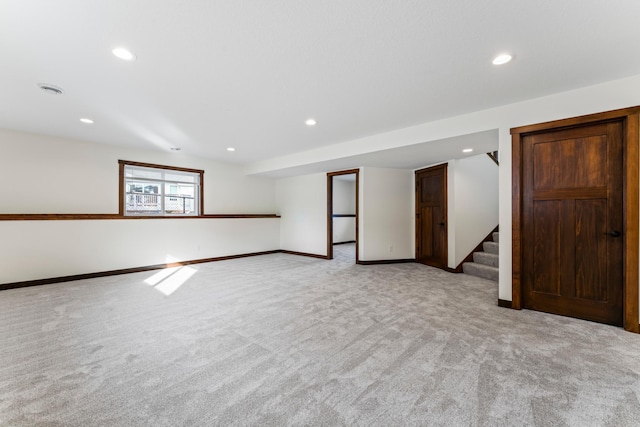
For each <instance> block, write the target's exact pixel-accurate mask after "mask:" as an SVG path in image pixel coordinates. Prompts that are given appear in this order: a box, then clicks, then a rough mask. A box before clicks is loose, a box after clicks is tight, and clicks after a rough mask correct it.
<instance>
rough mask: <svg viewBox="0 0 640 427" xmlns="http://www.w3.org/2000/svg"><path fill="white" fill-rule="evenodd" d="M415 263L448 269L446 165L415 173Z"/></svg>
mask: <svg viewBox="0 0 640 427" xmlns="http://www.w3.org/2000/svg"><path fill="white" fill-rule="evenodd" d="M416 261H417V262H420V263H422V264H427V265H431V266H433V267H438V268H445V267H446V266H447V165H446V164H445V165H440V166H434V167H432V168H428V169H422V170H419V171H416Z"/></svg>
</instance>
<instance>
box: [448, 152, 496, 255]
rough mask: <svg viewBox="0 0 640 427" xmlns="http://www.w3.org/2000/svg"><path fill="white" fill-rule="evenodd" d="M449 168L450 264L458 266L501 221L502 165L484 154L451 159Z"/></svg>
mask: <svg viewBox="0 0 640 427" xmlns="http://www.w3.org/2000/svg"><path fill="white" fill-rule="evenodd" d="M448 172H449V182H448V200H449V205H448V207H449V211H448V216H449V228H448V235H449V267H451V268H455V267H457V266H458V265H459V264H460V263H461V262H462V260H464V258H465V257H466V256H467V255H469V254H470V253H471V251H472V250H473V249H474V248H475V247H476V246H477V245H478V243H480V242H481V241H482V240H483V239H484V238H485V237H486V236H487V234H489V233H490V232H491V231H492V230H493V229H494V228H495V227H496V225H498V214H499V212H498V211H499V210H498V196H499V193H498V185H499V183H498V166H497V165H496V164H495V163H494V161H493V160H491V159H490V158H489V156H487V155H486V154H482V155H479V156H473V157H468V158H466V159H459V160H452V161H450V162H449V166H448ZM452 244H453V245H452Z"/></svg>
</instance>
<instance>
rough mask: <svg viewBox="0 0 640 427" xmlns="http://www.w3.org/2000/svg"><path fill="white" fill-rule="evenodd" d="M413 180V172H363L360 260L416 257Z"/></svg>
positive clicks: (363, 170)
mask: <svg viewBox="0 0 640 427" xmlns="http://www.w3.org/2000/svg"><path fill="white" fill-rule="evenodd" d="M413 181H414V179H413V172H412V171H410V170H405V169H383V168H369V167H365V168H361V169H360V190H361V191H360V215H359V220H360V224H359V227H360V240H359V248H360V254H359V259H360V260H361V261H377V260H391V259H408V258H415V237H414V236H415V231H414V230H415V223H414V219H413V216H414V215H413V213H414V210H415V209H414V204H415V201H414V198H415V193H414V190H413V186H414V182H413ZM390 247H391V250H389V249H390Z"/></svg>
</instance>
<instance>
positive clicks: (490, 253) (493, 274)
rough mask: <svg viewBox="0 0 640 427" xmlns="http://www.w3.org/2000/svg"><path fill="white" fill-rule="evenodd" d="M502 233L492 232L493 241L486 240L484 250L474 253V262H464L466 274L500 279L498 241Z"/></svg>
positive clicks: (463, 267)
mask: <svg viewBox="0 0 640 427" xmlns="http://www.w3.org/2000/svg"><path fill="white" fill-rule="evenodd" d="M499 236H500V233H498V232H497V231H496V232H494V233H493V234H492V238H493V242H484V243H483V244H482V250H483V251H482V252H474V253H473V262H465V263H463V264H462V271H463V272H464V273H465V274H470V275H472V276H477V277H482V278H483V279H488V280H493V281H494V282H497V281H498V242H499V241H500V239H499Z"/></svg>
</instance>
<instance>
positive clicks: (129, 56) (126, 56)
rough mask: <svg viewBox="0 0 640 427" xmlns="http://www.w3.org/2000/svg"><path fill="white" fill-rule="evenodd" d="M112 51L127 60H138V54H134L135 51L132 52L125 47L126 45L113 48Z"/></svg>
mask: <svg viewBox="0 0 640 427" xmlns="http://www.w3.org/2000/svg"><path fill="white" fill-rule="evenodd" d="M111 52H113V54H114V55H115V56H117V57H118V58H120V59H124V60H125V61H135V60H136V56H135V55H134V54H133V52H131V51H130V50H129V49H125V48H124V47H117V48H115V49H113V50H112V51H111Z"/></svg>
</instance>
